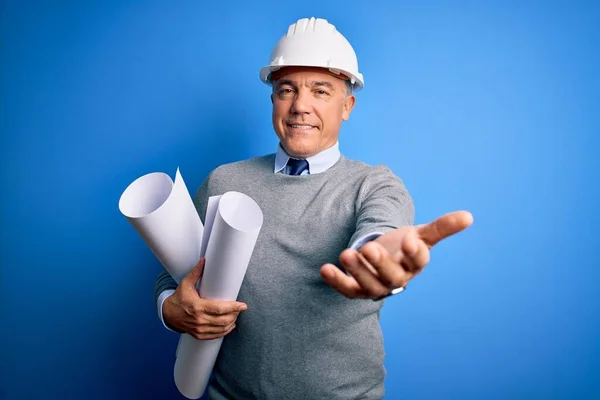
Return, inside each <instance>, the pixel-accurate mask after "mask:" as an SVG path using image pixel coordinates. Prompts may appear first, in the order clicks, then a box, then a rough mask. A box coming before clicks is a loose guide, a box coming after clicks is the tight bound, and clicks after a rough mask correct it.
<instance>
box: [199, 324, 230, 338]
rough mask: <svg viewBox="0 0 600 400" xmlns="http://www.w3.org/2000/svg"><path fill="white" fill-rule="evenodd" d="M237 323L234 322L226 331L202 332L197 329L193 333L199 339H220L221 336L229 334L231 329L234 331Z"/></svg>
mask: <svg viewBox="0 0 600 400" xmlns="http://www.w3.org/2000/svg"><path fill="white" fill-rule="evenodd" d="M235 326H236V325H235V324H233V325H232V326H231V327H230V328H229V329H228V330H226V331H225V332H223V331H220V332H217V333H200V332H197V331H194V332H192V333H191V335H192V336H193V337H194V338H196V339H198V340H214V339H218V338H220V337H223V336H226V335H229V334H230V333H231V331H233V330H234V329H235Z"/></svg>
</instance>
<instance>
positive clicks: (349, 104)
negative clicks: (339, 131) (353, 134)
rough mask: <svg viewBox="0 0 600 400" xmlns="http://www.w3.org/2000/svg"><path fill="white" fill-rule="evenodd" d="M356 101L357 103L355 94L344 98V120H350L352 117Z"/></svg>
mask: <svg viewBox="0 0 600 400" xmlns="http://www.w3.org/2000/svg"><path fill="white" fill-rule="evenodd" d="M354 103H356V97H354V95H353V94H350V95H348V96H347V97H346V99H344V104H343V108H344V109H343V111H342V119H343V120H344V121H348V119H350V113H351V112H352V109H353V108H354Z"/></svg>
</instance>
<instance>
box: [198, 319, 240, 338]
mask: <svg viewBox="0 0 600 400" xmlns="http://www.w3.org/2000/svg"><path fill="white" fill-rule="evenodd" d="M233 325H235V321H233V322H231V323H229V324H227V325H224V326H221V325H201V326H197V327H195V328H194V331H195V332H196V333H198V334H199V335H216V334H219V333H224V332H228V331H229V330H231V328H232V326H233Z"/></svg>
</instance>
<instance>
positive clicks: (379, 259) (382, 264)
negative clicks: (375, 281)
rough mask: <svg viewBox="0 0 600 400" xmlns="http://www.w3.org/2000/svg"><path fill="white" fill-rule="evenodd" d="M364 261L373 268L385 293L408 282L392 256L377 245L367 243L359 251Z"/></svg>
mask: <svg viewBox="0 0 600 400" xmlns="http://www.w3.org/2000/svg"><path fill="white" fill-rule="evenodd" d="M360 254H362V255H363V256H364V257H365V258H366V260H367V261H368V262H369V263H370V264H371V265H372V266H373V267H374V268H375V270H376V271H377V275H378V278H379V281H381V283H383V285H385V286H387V288H386V291H387V292H389V290H390V289H393V288H398V287H401V286H404V285H406V282H408V280H409V278H410V277H409V276H408V275H407V272H406V271H405V270H404V269H403V266H402V265H401V264H399V263H398V262H396V261H394V259H393V258H392V255H391V254H390V253H389V252H388V251H387V250H386V249H385V248H384V247H383V246H382V245H380V244H379V243H377V242H369V243H367V244H365V245H364V246H363V247H362V248H361V249H360Z"/></svg>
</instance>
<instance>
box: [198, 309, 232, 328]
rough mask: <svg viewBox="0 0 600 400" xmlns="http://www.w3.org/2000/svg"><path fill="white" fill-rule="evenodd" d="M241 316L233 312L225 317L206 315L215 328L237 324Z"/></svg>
mask: <svg viewBox="0 0 600 400" xmlns="http://www.w3.org/2000/svg"><path fill="white" fill-rule="evenodd" d="M238 315H239V312H232V313H229V314H225V315H218V316H215V315H210V314H206V321H207V322H208V323H209V324H211V325H213V326H220V327H225V326H229V325H231V324H232V323H234V322H235V320H236V319H237V317H238Z"/></svg>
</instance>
